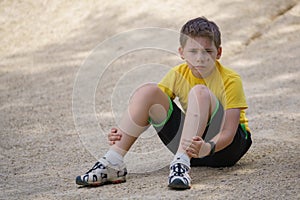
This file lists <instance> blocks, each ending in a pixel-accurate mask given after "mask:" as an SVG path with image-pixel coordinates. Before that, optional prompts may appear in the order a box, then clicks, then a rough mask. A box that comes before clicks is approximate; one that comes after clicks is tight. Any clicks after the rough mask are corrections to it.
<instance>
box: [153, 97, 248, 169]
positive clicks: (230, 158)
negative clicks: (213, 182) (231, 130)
mask: <svg viewBox="0 0 300 200" xmlns="http://www.w3.org/2000/svg"><path fill="white" fill-rule="evenodd" d="M172 105H173V112H172V114H171V116H170V118H169V120H168V121H167V122H166V123H165V124H164V125H163V126H161V127H157V126H154V128H155V129H156V131H157V133H158V135H159V137H160V139H161V140H162V142H163V143H164V144H165V145H166V146H167V148H168V149H169V150H170V151H171V152H173V153H174V154H175V153H176V152H177V149H178V146H179V142H180V138H181V133H182V128H183V124H184V118H185V114H184V113H183V112H182V110H181V109H180V108H179V107H178V106H177V105H176V103H174V102H173V101H172ZM223 115H224V109H223V106H222V104H221V103H219V106H218V107H217V110H216V112H215V114H214V115H213V116H212V118H211V119H210V122H209V123H208V125H207V127H206V129H205V132H204V134H203V136H202V138H203V139H204V140H205V141H209V140H211V139H212V138H213V137H214V136H216V134H217V133H219V131H220V128H221V124H222V119H223ZM251 144H252V140H251V134H250V133H249V132H247V131H246V130H244V129H243V128H242V126H241V125H239V126H238V129H237V131H236V134H235V137H234V139H233V142H232V143H231V144H230V145H229V146H227V147H226V148H224V149H222V150H221V151H218V152H216V153H215V154H214V155H212V156H206V157H203V158H192V159H191V166H208V167H229V166H233V165H234V164H235V163H236V162H237V161H239V160H240V158H241V157H242V156H243V155H244V154H245V153H246V152H247V151H248V149H249V148H250V146H251Z"/></svg>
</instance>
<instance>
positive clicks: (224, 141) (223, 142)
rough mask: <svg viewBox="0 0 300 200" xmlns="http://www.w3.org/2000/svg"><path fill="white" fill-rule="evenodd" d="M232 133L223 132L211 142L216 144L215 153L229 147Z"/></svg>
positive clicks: (232, 136)
mask: <svg viewBox="0 0 300 200" xmlns="http://www.w3.org/2000/svg"><path fill="white" fill-rule="evenodd" d="M234 135H235V134H234V133H231V132H229V131H226V130H223V131H221V132H220V133H219V134H218V135H216V136H215V137H214V138H213V139H212V140H211V141H213V142H214V143H215V144H216V149H215V152H217V151H220V150H222V149H224V148H226V147H227V146H229V145H230V144H231V143H232V141H233V138H234Z"/></svg>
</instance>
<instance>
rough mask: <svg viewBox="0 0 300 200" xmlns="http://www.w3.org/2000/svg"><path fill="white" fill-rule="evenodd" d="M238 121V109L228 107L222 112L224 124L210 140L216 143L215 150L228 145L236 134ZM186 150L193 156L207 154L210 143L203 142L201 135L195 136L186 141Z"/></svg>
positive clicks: (197, 156)
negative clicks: (191, 139)
mask: <svg viewBox="0 0 300 200" xmlns="http://www.w3.org/2000/svg"><path fill="white" fill-rule="evenodd" d="M239 122H240V109H238V108H234V109H228V110H226V111H225V113H224V125H223V127H222V130H221V131H220V133H219V134H218V135H216V136H215V137H214V138H213V139H212V140H211V141H213V142H214V143H215V144H216V149H215V152H217V151H220V150H222V149H224V148H225V147H227V146H228V145H230V144H231V143H232V141H233V138H234V136H235V134H236V130H237V128H238V125H239ZM186 143H187V144H188V145H187V146H186V151H187V154H188V156H190V157H193V158H199V157H200V158H201V157H205V156H207V155H209V153H210V150H211V145H210V144H209V143H207V142H205V141H204V140H203V139H202V138H201V137H199V136H195V137H194V138H193V141H186Z"/></svg>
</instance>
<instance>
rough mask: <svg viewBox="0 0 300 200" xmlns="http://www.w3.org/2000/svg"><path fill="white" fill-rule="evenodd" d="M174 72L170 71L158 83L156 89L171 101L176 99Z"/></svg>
mask: <svg viewBox="0 0 300 200" xmlns="http://www.w3.org/2000/svg"><path fill="white" fill-rule="evenodd" d="M175 82H176V72H175V71H174V70H173V69H171V70H170V71H169V72H168V73H167V74H166V75H165V76H164V77H163V78H162V80H161V81H160V82H159V83H158V87H159V88H160V89H161V90H162V91H163V92H164V93H166V94H167V95H168V96H169V97H170V98H171V99H172V100H173V99H174V98H175V97H176V95H175V93H174V90H175Z"/></svg>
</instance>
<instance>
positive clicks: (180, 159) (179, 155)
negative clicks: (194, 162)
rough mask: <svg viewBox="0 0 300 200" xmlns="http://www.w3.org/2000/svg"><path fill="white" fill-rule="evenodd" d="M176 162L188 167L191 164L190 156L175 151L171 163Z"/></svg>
mask: <svg viewBox="0 0 300 200" xmlns="http://www.w3.org/2000/svg"><path fill="white" fill-rule="evenodd" d="M177 162H180V163H183V164H185V165H186V166H188V167H190V165H191V162H190V158H189V157H188V155H186V154H185V153H176V154H175V156H174V159H173V161H172V163H177Z"/></svg>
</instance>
